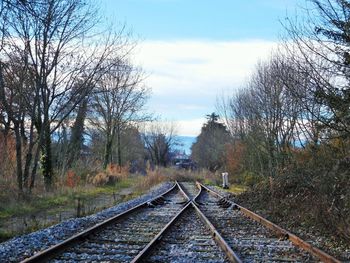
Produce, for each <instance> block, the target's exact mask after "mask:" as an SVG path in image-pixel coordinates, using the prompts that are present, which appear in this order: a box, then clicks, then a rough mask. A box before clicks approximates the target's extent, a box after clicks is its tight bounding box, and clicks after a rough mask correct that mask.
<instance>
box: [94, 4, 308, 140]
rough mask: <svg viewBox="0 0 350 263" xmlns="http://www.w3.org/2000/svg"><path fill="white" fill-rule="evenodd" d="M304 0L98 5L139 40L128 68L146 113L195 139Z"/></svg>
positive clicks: (274, 42) (273, 45) (264, 55)
mask: <svg viewBox="0 0 350 263" xmlns="http://www.w3.org/2000/svg"><path fill="white" fill-rule="evenodd" d="M301 2H303V0H215V1H214V0H100V9H101V11H102V12H103V14H104V16H105V17H106V18H107V19H108V20H109V21H111V22H114V23H119V24H121V23H126V25H127V28H129V29H130V30H131V31H132V32H133V37H134V38H135V39H137V40H138V45H137V48H136V49H135V51H134V54H133V60H134V63H136V64H137V65H139V66H141V67H142V68H143V69H144V71H145V73H146V75H147V78H146V80H145V85H146V86H148V87H149V88H151V89H152V94H151V98H150V100H149V103H148V110H149V111H151V112H153V113H154V114H155V115H156V116H161V118H162V119H163V120H166V121H174V122H175V123H176V126H177V132H178V134H179V135H185V136H197V135H198V134H199V133H200V129H201V126H202V125H203V123H204V122H205V115H206V114H210V113H212V112H214V111H216V104H217V99H218V98H220V97H222V96H225V97H227V96H231V95H232V94H233V93H234V92H235V90H237V89H240V88H242V87H244V84H245V82H246V81H247V79H248V78H249V75H250V74H251V72H252V71H253V69H254V67H255V65H256V63H257V62H258V61H259V60H264V59H267V58H268V57H269V56H270V55H271V52H272V50H273V48H276V46H277V43H278V40H279V37H280V35H281V34H283V26H282V24H281V22H283V21H284V19H285V18H286V16H287V15H288V16H292V15H294V13H295V10H296V8H297V7H298V6H299V5H300V3H301Z"/></svg>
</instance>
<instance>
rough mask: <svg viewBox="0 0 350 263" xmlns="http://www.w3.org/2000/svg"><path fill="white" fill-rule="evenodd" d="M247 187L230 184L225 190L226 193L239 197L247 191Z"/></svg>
mask: <svg viewBox="0 0 350 263" xmlns="http://www.w3.org/2000/svg"><path fill="white" fill-rule="evenodd" d="M248 188H249V187H247V186H245V185H239V184H232V185H230V188H229V189H227V191H228V192H230V193H233V194H235V195H240V194H242V193H244V192H245V191H247V190H248Z"/></svg>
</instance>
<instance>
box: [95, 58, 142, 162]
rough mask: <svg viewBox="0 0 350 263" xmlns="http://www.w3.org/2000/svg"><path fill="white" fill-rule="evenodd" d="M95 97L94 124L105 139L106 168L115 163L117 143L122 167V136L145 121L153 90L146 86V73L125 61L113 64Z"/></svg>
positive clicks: (98, 87) (103, 77) (99, 83)
mask: <svg viewBox="0 0 350 263" xmlns="http://www.w3.org/2000/svg"><path fill="white" fill-rule="evenodd" d="M113 65H114V66H113V67H111V68H110V70H109V71H108V72H107V73H106V74H104V75H103V76H102V77H101V79H100V80H99V82H98V83H97V88H96V90H95V93H94V95H93V96H92V101H91V105H92V109H93V113H92V116H91V117H90V123H91V124H92V126H93V127H96V128H97V129H100V130H101V131H102V132H103V134H104V136H105V153H104V158H103V159H104V161H103V167H104V168H106V167H107V165H108V164H109V163H111V162H112V152H113V146H114V145H115V141H116V148H117V158H118V165H119V166H120V167H121V165H122V155H123V154H122V146H121V144H122V143H121V134H122V132H123V130H125V129H126V128H128V126H129V125H130V124H131V123H137V122H140V121H144V120H145V118H146V116H145V115H144V114H143V109H144V106H145V103H146V101H147V99H148V95H149V90H148V89H147V88H146V87H145V86H144V85H143V84H142V80H143V73H142V71H141V70H140V69H139V68H136V67H133V66H132V65H131V64H130V63H128V62H126V61H124V60H117V61H115V62H113Z"/></svg>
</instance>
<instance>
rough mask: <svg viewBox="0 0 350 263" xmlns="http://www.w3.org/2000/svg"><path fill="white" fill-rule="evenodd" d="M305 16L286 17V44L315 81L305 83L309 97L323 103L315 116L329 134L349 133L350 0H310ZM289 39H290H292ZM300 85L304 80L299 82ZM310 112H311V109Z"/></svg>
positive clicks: (346, 134)
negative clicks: (303, 17)
mask: <svg viewBox="0 0 350 263" xmlns="http://www.w3.org/2000/svg"><path fill="white" fill-rule="evenodd" d="M309 2H310V3H311V6H309V7H306V8H305V10H306V12H304V15H305V16H306V18H305V19H304V20H301V19H294V20H292V19H289V20H288V22H287V23H286V25H285V27H286V29H287V39H286V41H285V48H286V50H287V51H288V54H289V57H290V59H291V60H293V63H294V64H296V65H298V67H299V70H300V71H301V72H304V73H306V72H307V74H308V78H309V79H310V80H311V81H312V82H313V83H314V85H308V86H304V89H307V90H308V93H312V94H313V96H312V98H311V99H312V100H316V102H317V103H318V104H321V105H322V108H323V109H322V111H321V112H317V113H316V114H317V115H315V116H314V117H317V119H318V121H319V122H320V123H321V124H322V125H323V126H324V127H325V128H328V129H330V130H333V132H332V133H331V134H329V135H331V136H332V137H338V136H341V137H344V136H345V137H348V136H349V134H350V117H349V116H350V106H349V105H350V104H349V96H350V91H349V81H350V79H349V70H350V68H349V66H350V38H349V35H350V30H349V26H348V25H349V20H350V2H349V1H347V0H334V1H329V0H311V1H309ZM290 39H291V40H292V41H291V40H290ZM300 85H301V86H302V85H303V83H300ZM310 113H311V114H312V112H310Z"/></svg>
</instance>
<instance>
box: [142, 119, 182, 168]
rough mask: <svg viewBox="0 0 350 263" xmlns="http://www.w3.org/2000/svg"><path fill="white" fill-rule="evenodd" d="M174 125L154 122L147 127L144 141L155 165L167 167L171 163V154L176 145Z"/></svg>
mask: <svg viewBox="0 0 350 263" xmlns="http://www.w3.org/2000/svg"><path fill="white" fill-rule="evenodd" d="M175 135H176V128H175V125H174V123H166V122H160V121H157V122H152V123H149V124H148V125H146V127H145V130H144V132H143V140H144V143H145V147H146V150H147V152H148V154H149V158H150V160H151V161H152V163H153V164H154V165H157V166H164V167H166V166H167V165H168V163H169V161H170V152H171V150H172V147H173V146H174V145H175V143H176V136H175Z"/></svg>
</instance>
